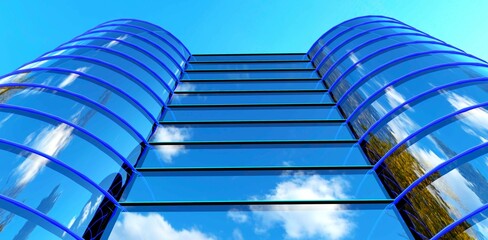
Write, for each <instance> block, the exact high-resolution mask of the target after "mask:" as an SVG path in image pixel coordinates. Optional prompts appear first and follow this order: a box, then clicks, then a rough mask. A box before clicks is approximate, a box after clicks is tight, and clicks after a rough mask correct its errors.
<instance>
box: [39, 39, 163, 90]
mask: <svg viewBox="0 0 488 240" xmlns="http://www.w3.org/2000/svg"><path fill="white" fill-rule="evenodd" d="M79 43H81V42H79ZM55 55H71V56H87V57H93V58H96V59H99V60H101V61H105V62H108V63H111V64H113V65H116V66H118V67H119V68H122V69H124V70H126V71H127V72H129V73H131V74H132V75H134V76H135V77H137V78H138V79H140V80H141V81H144V82H145V83H146V84H147V85H149V86H150V87H151V88H152V89H153V90H154V91H160V92H165V91H166V90H165V88H164V86H163V84H162V83H161V82H160V81H159V80H158V79H157V78H156V76H153V75H151V74H150V73H149V72H147V71H146V70H144V69H143V68H142V67H141V66H138V65H137V63H135V62H132V61H130V60H128V59H125V58H123V57H121V56H118V55H114V54H112V53H109V52H105V51H103V50H98V49H93V48H84V47H81V48H70V49H64V50H59V51H56V52H52V53H49V54H46V55H45V56H55Z"/></svg>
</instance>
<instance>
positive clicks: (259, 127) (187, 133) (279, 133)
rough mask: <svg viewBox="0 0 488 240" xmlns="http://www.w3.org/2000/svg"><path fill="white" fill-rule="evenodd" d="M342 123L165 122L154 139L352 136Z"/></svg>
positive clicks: (331, 137)
mask: <svg viewBox="0 0 488 240" xmlns="http://www.w3.org/2000/svg"><path fill="white" fill-rule="evenodd" d="M352 138H353V137H352V134H351V133H350V132H349V128H348V127H347V125H344V124H342V123H272V124H265V123H263V124H235V123H233V124H217V125H216V124H181V125H180V124H178V125H171V124H164V125H160V126H159V127H158V129H157V130H156V133H155V134H154V135H153V136H152V141H154V142H181V141H252V140H342V139H352Z"/></svg>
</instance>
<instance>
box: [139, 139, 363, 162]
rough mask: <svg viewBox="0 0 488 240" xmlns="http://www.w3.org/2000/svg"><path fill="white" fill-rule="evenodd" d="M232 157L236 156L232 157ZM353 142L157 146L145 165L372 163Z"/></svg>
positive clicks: (153, 148) (152, 150) (149, 154)
mask: <svg viewBox="0 0 488 240" xmlns="http://www.w3.org/2000/svg"><path fill="white" fill-rule="evenodd" d="M230 156H232V157H230ZM368 164H369V163H368V161H367V160H366V158H365V156H364V155H363V153H362V151H361V150H360V148H359V146H357V145H354V144H352V143H326V144H319V143H313V144H312V143H309V144H239V145H238V144H226V145H156V146H153V147H152V148H150V149H149V151H148V153H147V155H146V156H145V158H144V160H143V161H142V165H141V167H144V168H154V167H160V168H167V167H249V166H251V167H255V166H257V167H265V166H341V165H368Z"/></svg>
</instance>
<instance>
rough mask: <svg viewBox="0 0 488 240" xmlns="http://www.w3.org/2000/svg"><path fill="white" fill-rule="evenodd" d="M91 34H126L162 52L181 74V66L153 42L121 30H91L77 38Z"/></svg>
mask: <svg viewBox="0 0 488 240" xmlns="http://www.w3.org/2000/svg"><path fill="white" fill-rule="evenodd" d="M93 33H120V34H126V35H130V36H131V37H134V38H137V39H139V40H141V41H143V42H145V43H147V44H149V45H151V46H153V47H154V48H156V49H158V50H159V51H160V52H162V53H163V54H164V55H165V56H166V57H168V59H169V60H170V61H171V62H173V63H174V64H175V66H176V67H177V68H178V69H179V70H180V71H181V72H183V71H184V70H183V68H182V67H181V65H180V64H179V63H178V62H177V61H176V59H175V58H174V57H173V56H172V55H171V54H169V53H168V52H167V51H166V50H164V49H163V48H162V47H161V46H159V45H158V44H156V43H155V42H153V41H151V40H149V39H147V38H145V37H143V36H139V35H137V34H134V33H131V32H126V31H122V30H110V29H102V30H91V31H88V32H85V33H83V34H82V35H80V36H78V37H82V36H85V35H88V34H93Z"/></svg>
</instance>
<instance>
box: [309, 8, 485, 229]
mask: <svg viewBox="0 0 488 240" xmlns="http://www.w3.org/2000/svg"><path fill="white" fill-rule="evenodd" d="M307 54H308V56H309V58H310V59H312V61H313V63H314V65H315V66H316V72H318V73H319V74H320V75H321V80H322V81H323V82H324V84H325V85H326V86H327V87H329V92H330V93H331V95H332V97H333V98H334V99H335V100H336V101H337V106H338V107H339V108H340V109H341V112H342V113H343V115H344V117H345V118H347V123H348V124H349V125H350V126H351V128H352V129H353V131H354V133H355V135H356V137H357V138H358V139H359V144H360V145H361V147H362V148H363V150H364V152H365V153H366V155H367V156H368V158H369V160H370V161H371V163H372V164H374V170H375V172H376V173H377V174H378V176H379V177H380V179H381V180H382V182H383V184H384V185H385V187H386V188H387V189H388V191H389V194H390V196H391V197H392V198H394V199H395V200H394V204H395V206H396V207H397V208H398V209H399V211H400V212H401V213H402V216H403V218H404V219H405V221H406V222H407V224H408V225H409V226H410V228H411V229H412V233H413V234H414V235H416V237H417V238H419V239H424V238H434V239H440V238H445V237H447V238H457V239H476V238H480V237H483V233H482V231H480V229H482V227H483V225H482V221H483V220H485V219H486V217H485V215H483V214H482V212H483V211H485V210H486V205H485V203H486V202H487V201H488V196H487V195H486V194H485V193H484V192H485V191H486V188H487V187H488V180H487V179H488V165H487V164H486V159H488V148H487V147H486V146H487V145H486V144H485V143H486V141H487V140H486V139H488V124H484V121H485V120H486V119H488V97H487V95H488V94H486V91H487V89H488V81H487V80H486V79H487V78H488V64H487V63H486V61H485V60H483V59H480V58H477V57H475V56H473V55H470V54H467V53H465V52H464V51H462V50H460V49H459V48H456V47H453V46H451V45H449V44H446V43H445V42H443V41H441V40H439V39H437V38H435V37H432V36H430V35H428V34H426V33H424V32H422V31H419V30H417V29H415V28H413V27H411V26H409V25H407V24H404V23H402V22H400V21H398V20H396V19H392V18H389V17H383V16H364V17H358V18H354V19H351V20H348V21H345V22H343V23H341V24H339V25H337V26H335V27H333V28H332V29H330V30H329V31H327V32H326V33H324V34H323V35H322V36H321V37H320V38H319V39H318V40H317V41H316V42H315V43H314V44H313V46H312V47H311V48H310V50H309V51H308V53H307ZM475 218H476V219H475ZM473 219H475V220H473Z"/></svg>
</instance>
